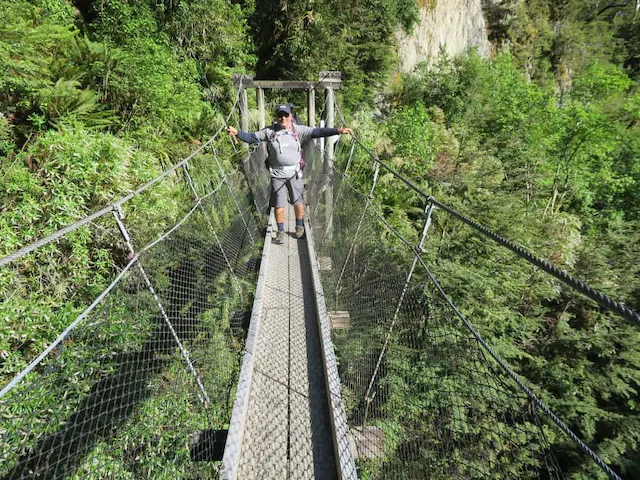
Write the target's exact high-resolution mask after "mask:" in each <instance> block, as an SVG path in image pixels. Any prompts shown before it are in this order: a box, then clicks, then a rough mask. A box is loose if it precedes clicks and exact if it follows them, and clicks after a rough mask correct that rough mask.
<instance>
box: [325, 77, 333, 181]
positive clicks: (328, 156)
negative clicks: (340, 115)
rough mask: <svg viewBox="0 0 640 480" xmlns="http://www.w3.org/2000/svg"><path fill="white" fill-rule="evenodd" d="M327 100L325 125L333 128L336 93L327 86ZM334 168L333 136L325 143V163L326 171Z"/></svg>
mask: <svg viewBox="0 0 640 480" xmlns="http://www.w3.org/2000/svg"><path fill="white" fill-rule="evenodd" d="M324 92H325V101H326V104H327V106H326V108H325V112H326V117H325V127H327V128H333V126H334V125H335V113H334V110H333V105H334V94H333V88H331V87H327V88H326V89H325V91H324ZM332 169H333V138H332V137H329V138H327V140H326V143H325V163H324V173H325V174H328V173H330V172H331V170H332Z"/></svg>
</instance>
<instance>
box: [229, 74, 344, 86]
mask: <svg viewBox="0 0 640 480" xmlns="http://www.w3.org/2000/svg"><path fill="white" fill-rule="evenodd" d="M334 73H337V74H338V75H337V76H336V75H332V74H334ZM323 74H324V75H323ZM339 74H340V72H320V80H318V81H317V82H314V81H313V80H254V79H253V77H250V76H248V75H238V74H235V75H231V80H232V81H233V84H234V86H238V85H239V82H240V80H242V86H243V88H278V89H279V88H284V89H287V90H311V89H315V90H324V89H326V88H331V89H333V90H338V89H339V88H340V84H341V83H342V80H341V78H340V75H339Z"/></svg>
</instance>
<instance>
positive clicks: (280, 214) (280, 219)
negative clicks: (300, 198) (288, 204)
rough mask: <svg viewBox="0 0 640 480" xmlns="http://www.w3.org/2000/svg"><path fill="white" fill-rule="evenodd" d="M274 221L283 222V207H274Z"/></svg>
mask: <svg viewBox="0 0 640 480" xmlns="http://www.w3.org/2000/svg"><path fill="white" fill-rule="evenodd" d="M275 210H276V223H278V224H281V223H282V224H284V207H276V209H275Z"/></svg>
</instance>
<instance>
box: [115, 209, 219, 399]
mask: <svg viewBox="0 0 640 480" xmlns="http://www.w3.org/2000/svg"><path fill="white" fill-rule="evenodd" d="M200 205H201V202H200V199H198V200H197V203H196V205H195V206H194V207H193V208H192V209H191V211H190V212H189V213H188V216H191V214H192V213H193V212H194V210H195V209H196V208H197V207H199V206H200ZM113 216H114V217H115V219H116V223H117V224H118V229H119V230H120V233H122V237H123V238H124V241H125V243H126V244H127V247H128V248H129V254H130V255H131V257H135V255H136V252H135V250H134V248H133V244H132V243H131V237H130V236H129V232H128V231H127V228H126V227H125V226H124V223H123V222H122V219H123V217H124V214H123V213H122V209H121V208H114V210H113ZM187 218H188V217H187ZM136 266H137V267H138V270H139V271H140V274H141V275H142V278H143V279H144V283H145V284H146V285H147V288H148V289H149V291H150V292H151V295H153V299H154V300H155V301H156V305H158V309H159V310H160V314H161V315H162V318H163V319H164V321H165V322H166V323H167V326H168V327H169V330H170V331H171V335H172V336H173V339H174V340H175V342H176V345H177V346H178V349H179V350H180V353H181V354H182V358H184V361H185V363H186V364H187V368H188V369H189V371H190V372H191V374H192V375H193V378H194V380H195V382H196V385H197V386H198V388H199V389H200V392H201V393H202V395H201V396H200V395H198V397H199V398H200V401H201V402H202V403H203V404H204V407H205V408H208V407H209V403H210V402H211V400H210V399H209V395H207V391H206V390H205V388H204V385H202V380H201V379H200V375H198V372H197V371H196V369H195V368H194V367H193V363H192V362H191V359H190V358H189V352H188V351H187V349H186V348H185V347H184V345H183V344H182V342H181V341H180V337H178V334H177V333H176V329H175V328H174V326H173V324H172V323H171V320H169V317H168V315H167V312H166V311H165V309H164V307H163V306H162V302H161V301H160V299H159V298H158V294H157V293H156V290H155V289H154V288H153V285H152V284H151V281H150V280H149V276H148V275H147V272H145V270H144V267H143V266H142V265H141V264H140V262H139V261H138V262H136Z"/></svg>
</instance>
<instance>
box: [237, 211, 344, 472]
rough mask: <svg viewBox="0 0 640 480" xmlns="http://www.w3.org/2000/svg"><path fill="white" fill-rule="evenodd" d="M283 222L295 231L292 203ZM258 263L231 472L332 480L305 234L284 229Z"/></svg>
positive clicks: (328, 420)
mask: <svg viewBox="0 0 640 480" xmlns="http://www.w3.org/2000/svg"><path fill="white" fill-rule="evenodd" d="M271 221H272V222H274V220H273V218H272V220H271ZM285 225H286V227H287V231H288V232H293V231H295V217H294V213H293V209H292V208H291V207H289V208H288V209H287V210H286V221H285ZM276 230H277V228H276V225H275V223H274V224H273V225H272V231H273V232H274V233H275V231H276ZM262 261H263V263H264V262H265V261H267V262H268V264H267V265H266V278H265V283H264V288H263V291H262V294H261V297H262V308H261V314H260V320H259V321H260V324H259V327H258V330H257V331H258V334H257V336H256V339H255V343H254V352H253V356H254V360H253V361H254V366H253V373H252V379H251V382H250V386H249V392H248V402H247V407H246V413H245V419H244V431H243V433H242V441H241V442H240V452H239V460H238V468H237V478H242V479H334V478H337V469H336V461H335V456H334V444H333V437H332V430H331V418H330V415H329V406H328V402H327V393H326V387H325V378H324V375H325V374H324V367H323V359H322V356H321V355H322V350H321V345H320V338H319V329H318V319H317V313H316V306H315V303H314V295H315V294H314V290H313V282H312V272H311V266H310V261H309V253H308V250H307V245H306V239H305V238H302V239H299V240H298V239H296V238H295V237H294V236H293V233H289V234H288V235H287V238H286V240H285V242H284V243H283V244H281V245H278V244H275V243H274V242H273V241H272V243H271V245H269V253H268V255H267V256H266V258H265V257H263V260H262ZM262 268H264V266H263V267H262ZM252 321H253V320H252Z"/></svg>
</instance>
